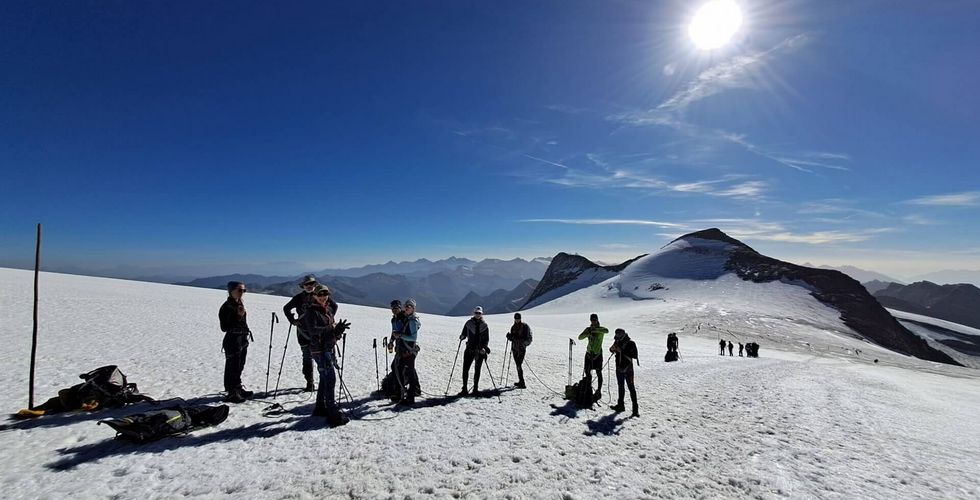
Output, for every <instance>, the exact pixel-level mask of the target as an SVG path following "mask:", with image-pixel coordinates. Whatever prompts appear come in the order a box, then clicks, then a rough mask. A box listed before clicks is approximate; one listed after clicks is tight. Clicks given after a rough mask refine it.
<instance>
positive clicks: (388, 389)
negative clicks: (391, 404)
mask: <svg viewBox="0 0 980 500" xmlns="http://www.w3.org/2000/svg"><path fill="white" fill-rule="evenodd" d="M381 395H382V396H384V397H386V398H388V399H391V400H392V401H398V400H400V399H401V398H402V388H401V385H400V384H399V383H398V377H396V376H395V372H390V373H388V374H387V375H385V378H383V379H381Z"/></svg>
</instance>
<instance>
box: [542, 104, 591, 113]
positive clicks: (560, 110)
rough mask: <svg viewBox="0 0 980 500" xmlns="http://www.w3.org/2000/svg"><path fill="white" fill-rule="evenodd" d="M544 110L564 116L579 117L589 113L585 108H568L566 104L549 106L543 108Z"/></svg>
mask: <svg viewBox="0 0 980 500" xmlns="http://www.w3.org/2000/svg"><path fill="white" fill-rule="evenodd" d="M545 109H547V110H549V111H554V112H556V113H565V114H566V115H580V114H582V113H586V112H588V111H589V110H588V109H586V108H580V107H577V106H569V105H567V104H549V105H548V106H545Z"/></svg>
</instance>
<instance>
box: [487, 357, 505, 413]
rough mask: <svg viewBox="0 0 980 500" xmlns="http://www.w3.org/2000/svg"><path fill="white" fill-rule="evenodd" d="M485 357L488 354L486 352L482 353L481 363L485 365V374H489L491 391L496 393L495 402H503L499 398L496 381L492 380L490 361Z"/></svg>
mask: <svg viewBox="0 0 980 500" xmlns="http://www.w3.org/2000/svg"><path fill="white" fill-rule="evenodd" d="M487 358H488V356H487V355H486V354H484V355H483V365H484V366H486V367H487V375H490V383H491V384H493V392H495V393H497V402H498V403H503V401H501V400H500V389H499V388H498V387H497V383H496V382H494V380H493V372H492V371H490V362H489V361H487Z"/></svg>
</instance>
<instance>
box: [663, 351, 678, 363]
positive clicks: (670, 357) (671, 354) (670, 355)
mask: <svg viewBox="0 0 980 500" xmlns="http://www.w3.org/2000/svg"><path fill="white" fill-rule="evenodd" d="M671 361H677V351H667V354H666V355H665V356H664V362H666V363H670V362H671Z"/></svg>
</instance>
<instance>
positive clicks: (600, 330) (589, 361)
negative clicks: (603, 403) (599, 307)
mask: <svg viewBox="0 0 980 500" xmlns="http://www.w3.org/2000/svg"><path fill="white" fill-rule="evenodd" d="M589 321H590V322H591V324H590V325H589V326H588V328H586V329H585V330H582V334H581V335H579V336H578V339H579V340H585V339H589V345H588V346H587V347H586V348H585V370H584V371H585V375H586V376H588V375H589V371H591V370H595V373H596V380H598V381H599V388H598V389H596V391H595V396H594V397H595V399H596V401H598V400H599V399H602V338H603V337H605V336H606V334H607V333H609V330H608V329H607V328H606V327H604V326H600V325H599V315H598V314H595V313H592V315H590V316H589Z"/></svg>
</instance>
